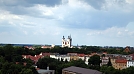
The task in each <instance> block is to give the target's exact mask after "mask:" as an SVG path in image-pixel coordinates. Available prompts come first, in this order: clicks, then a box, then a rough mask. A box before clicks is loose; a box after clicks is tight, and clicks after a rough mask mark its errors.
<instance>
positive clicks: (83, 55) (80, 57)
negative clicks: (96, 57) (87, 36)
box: [77, 54, 85, 61]
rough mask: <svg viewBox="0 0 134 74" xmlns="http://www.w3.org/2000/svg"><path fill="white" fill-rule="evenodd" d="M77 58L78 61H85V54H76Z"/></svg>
mask: <svg viewBox="0 0 134 74" xmlns="http://www.w3.org/2000/svg"><path fill="white" fill-rule="evenodd" d="M77 55H78V56H79V59H81V60H83V61H85V54H77Z"/></svg>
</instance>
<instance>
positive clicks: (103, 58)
mask: <svg viewBox="0 0 134 74" xmlns="http://www.w3.org/2000/svg"><path fill="white" fill-rule="evenodd" d="M101 61H102V62H101V63H100V66H102V65H106V64H107V63H108V61H109V57H101Z"/></svg>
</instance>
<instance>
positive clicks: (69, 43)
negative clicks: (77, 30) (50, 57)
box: [62, 35, 72, 48]
mask: <svg viewBox="0 0 134 74" xmlns="http://www.w3.org/2000/svg"><path fill="white" fill-rule="evenodd" d="M71 46H72V38H71V35H70V36H68V38H67V40H65V38H64V36H63V38H62V47H69V48H71Z"/></svg>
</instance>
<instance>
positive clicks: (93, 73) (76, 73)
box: [62, 66, 102, 74]
mask: <svg viewBox="0 0 134 74" xmlns="http://www.w3.org/2000/svg"><path fill="white" fill-rule="evenodd" d="M62 74H102V72H100V71H97V70H92V69H86V68H81V67H75V66H71V67H68V68H64V69H62Z"/></svg>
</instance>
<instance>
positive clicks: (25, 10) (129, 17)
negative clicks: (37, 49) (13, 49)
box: [0, 0, 134, 47]
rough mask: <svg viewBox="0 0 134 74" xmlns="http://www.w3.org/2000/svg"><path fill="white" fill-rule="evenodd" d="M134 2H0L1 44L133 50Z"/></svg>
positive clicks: (47, 0) (14, 0) (113, 0)
mask: <svg viewBox="0 0 134 74" xmlns="http://www.w3.org/2000/svg"><path fill="white" fill-rule="evenodd" d="M133 28H134V0H0V43H19V44H24V43H25V44H50V45H51V44H56V45H57V44H58V45H59V44H61V39H62V36H63V35H64V36H65V38H67V36H68V35H71V36H72V39H73V45H77V44H78V45H96V46H98V45H99V46H123V47H125V46H134V29H133Z"/></svg>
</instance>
